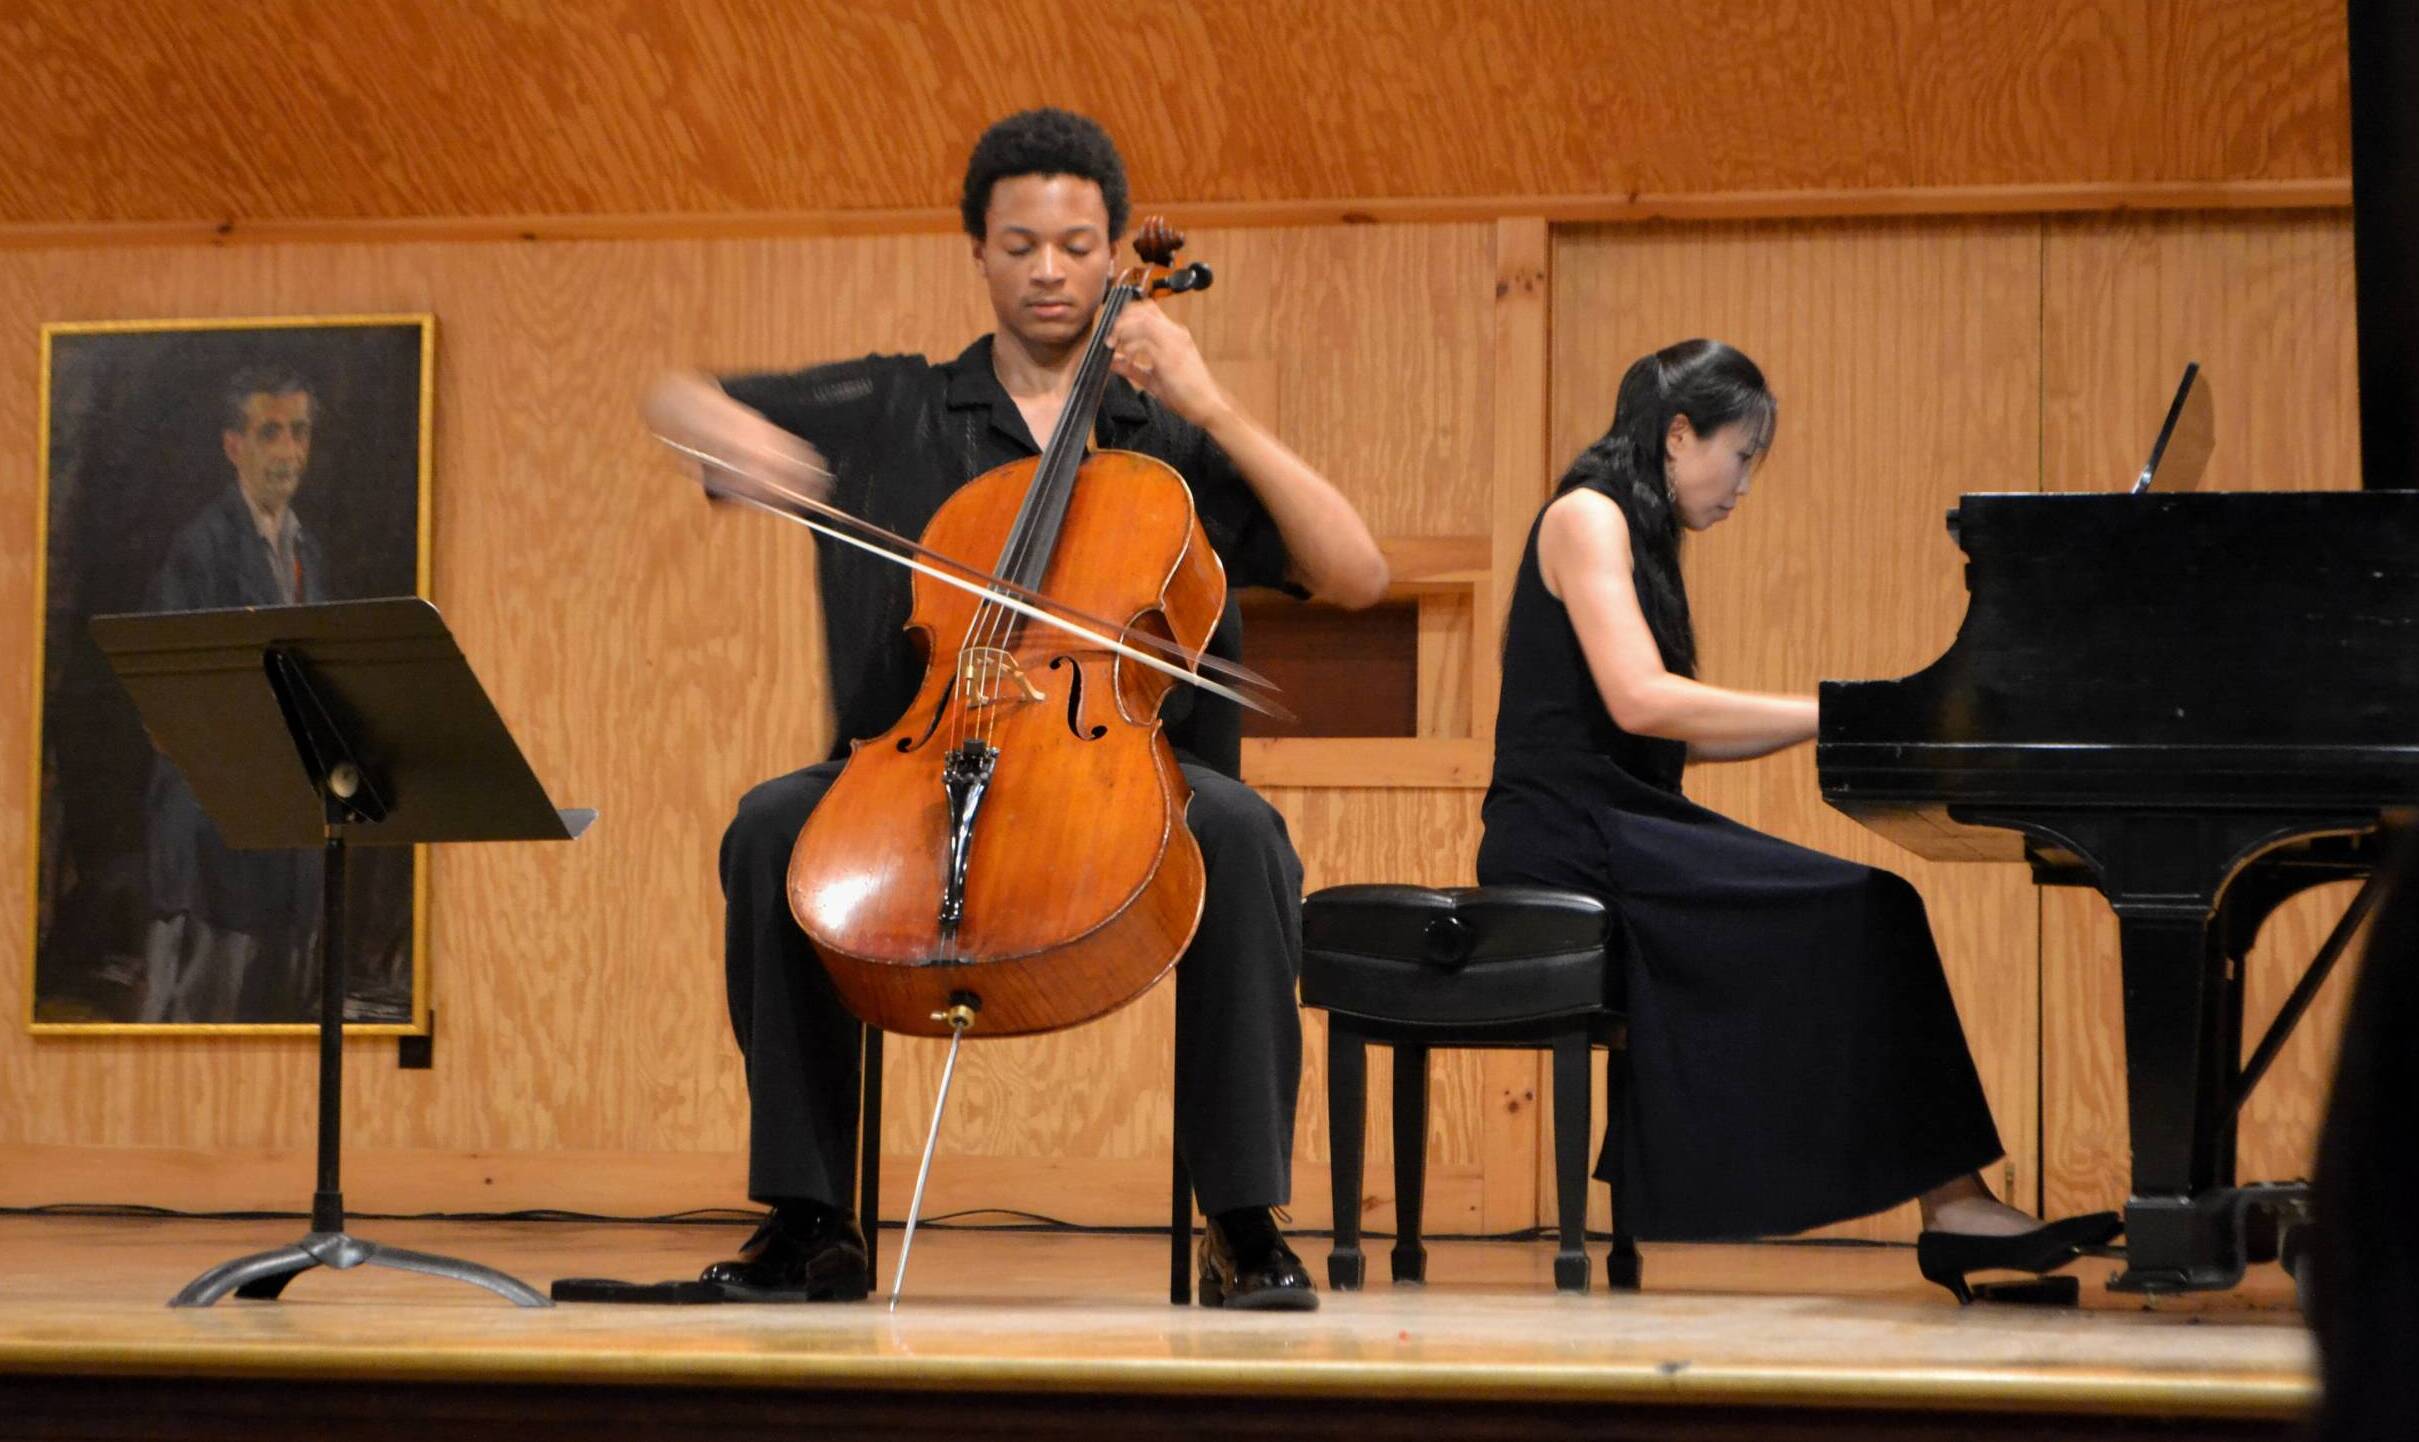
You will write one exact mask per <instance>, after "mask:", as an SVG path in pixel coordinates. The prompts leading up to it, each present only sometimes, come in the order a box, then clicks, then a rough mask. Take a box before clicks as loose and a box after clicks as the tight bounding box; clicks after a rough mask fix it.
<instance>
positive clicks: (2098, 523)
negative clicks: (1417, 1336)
mask: <svg viewBox="0 0 2419 1442" xmlns="http://www.w3.org/2000/svg"><path fill="white" fill-rule="evenodd" d="M2347 18H2348V21H2349V27H2348V34H2349V40H2350V57H2351V67H2350V69H2351V102H2352V106H2351V109H2352V126H2351V132H2352V238H2353V253H2354V292H2355V305H2356V307H2357V318H2358V324H2359V380H2360V426H2361V471H2362V475H2361V477H2360V484H2361V485H2362V487H2363V489H2361V490H2357V491H2326V492H2291V493H2274V492H2236V493H2231V494H2189V493H2182V492H2177V493H2167V492H2162V491H2160V490H2158V489H2155V488H2150V489H2145V488H2144V486H2143V485H2141V484H2137V487H2136V489H2135V491H2134V492H2133V493H2130V494H2127V493H2115V492H2111V491H2101V492H2099V493H2084V494H2063V495H2051V494H2022V495H1972V496H1966V497H1964V498H1962V500H1961V501H1960V502H1959V504H1958V506H1957V509H1956V510H1955V511H1953V512H1952V513H1951V514H1950V517H1949V529H1950V531H1951V533H1952V534H1953V535H1954V536H1955V537H1956V538H1957V542H1958V545H1959V546H1960V547H1962V548H1963V549H1964V551H1965V554H1966V557H1967V565H1966V577H1965V579H1966V590H1967V592H1968V593H1969V595H1970V600H1969V603H1968V606H1967V609H1966V615H1965V620H1964V623H1963V625H1962V626H1961V627H1960V629H1959V631H1958V633H1957V637H1956V639H1955V640H1954V641H1953V642H1952V643H1951V644H1950V646H1949V648H1948V650H1947V652H1946V653H1945V654H1943V655H1942V656H1941V657H1940V659H1939V660H1937V661H1935V662H1933V663H1932V664H1931V665H1930V666H1927V667H1925V668H1924V669H1923V670H1921V671H1919V672H1917V673H1916V674H1914V675H1912V676H1909V677H1906V678H1904V679H1903V680H1897V681H1864V682H1848V683H1842V682H1826V683H1825V684H1824V685H1823V687H1822V696H1821V704H1822V722H1821V729H1820V732H1819V735H1818V737H1817V745H1816V766H1817V769H1818V770H1819V771H1820V773H1821V777H1822V787H1823V795H1824V797H1825V798H1826V799H1827V800H1829V801H1830V802H1831V804H1832V805H1834V806H1837V807H1838V808H1840V809H1841V810H1843V811H1845V812H1847V813H1848V814H1849V815H1851V816H1854V817H1856V818H1857V819H1858V820H1860V821H1862V822H1864V823H1865V824H1866V825H1868V826H1871V827H1873V828H1874V829H1876V830H1878V831H1880V832H1882V833H1883V834H1885V835H1887V836H1890V837H1893V838H1895V839H1896V840H1898V841H1900V842H1902V843H1904V844H1905V845H1906V846H1907V847H1908V848H1909V849H1911V850H1913V851H1916V852H1918V853H1921V854H1922V855H1925V856H1931V857H1938V858H1942V859H1946V860H1956V861H1990V860H2006V861H2013V862H2021V863H2024V864H2026V865H2029V866H2030V867H2031V868H2032V870H2033V875H2034V877H2035V879H2036V880H2038V881H2041V882H2043V883H2045V884H2050V885H2088V886H2093V887H2097V888H2098V889H2099V890H2100V892H2101V893H2102V894H2103V895H2105V896H2106V897H2107V898H2108V902H2109V905H2110V906H2111V907H2112V908H2114V910H2115V911H2116V914H2117V929H2118V937H2119V944H2120V947H2121V950H2122V965H2123V978H2124V980H2123V984H2124V998H2125V1001H2124V1028H2125V1087H2126V1103H2127V1106H2126V1113H2127V1120H2128V1124H2129V1127H2130V1130H2131V1133H2132V1141H2133V1177H2132V1195H2131V1197H2130V1199H2129V1200H2128V1201H2127V1202H2126V1206H2125V1230H2126V1246H2125V1253H2126V1258H2125V1259H2126V1266H2125V1269H2124V1270H2123V1271H2122V1272H2121V1273H2120V1274H2119V1275H2118V1276H2117V1277H2116V1279H2115V1280H2114V1281H2112V1282H2111V1283H2110V1285H2111V1286H2113V1287H2117V1288H2120V1289H2124V1290H2131V1291H2143V1292H2163V1291H2184V1290H2197V1289H2206V1288H2218V1287H2227V1286H2231V1285H2233V1284H2234V1282H2235V1281H2236V1280H2238V1279H2239V1278H2240V1277H2241V1276H2242V1272H2243V1268H2244V1266H2245V1264H2246V1263H2247V1262H2251V1261H2260V1260H2266V1259H2267V1258H2269V1257H2271V1256H2275V1255H2277V1254H2278V1253H2279V1252H2282V1253H2283V1254H2284V1256H2285V1259H2286V1261H2287V1262H2288V1265H2290V1264H2291V1263H2292V1261H2293V1260H2294V1258H2293V1252H2294V1250H2295V1249H2294V1246H2293V1241H2294V1234H2295V1232H2296V1231H2297V1230H2298V1229H2300V1228H2301V1227H2302V1226H2303V1225H2304V1224H2306V1223H2307V1222H2308V1220H2309V1216H2310V1214H2309V1198H2308V1189H2307V1188H2306V1187H2303V1186H2300V1185H2295V1184H2272V1185H2265V1186H2244V1185H2240V1184H2239V1183H2238V1180H2237V1178H2236V1176H2235V1165H2234V1162H2235V1157H2234V1142H2235V1122H2236V1118H2237V1116H2238V1115H2239V1114H2240V1112H2241V1110H2242V1104H2243V1100H2244V1098H2245V1097H2247V1096H2248V1095H2249V1094H2250V1092H2251V1089H2252V1088H2253V1087H2255V1086H2256V1085H2258V1083H2259V1079H2260V1077H2261V1076H2262V1075H2263V1074H2265V1072H2266V1071H2267V1068H2268V1065H2269V1063H2270V1062H2271V1061H2273V1060H2274V1059H2275V1057H2276V1054H2277V1051H2278V1049H2279V1048H2281V1047H2282V1046H2283V1044H2284V1041H2285V1038H2286V1037H2287V1036H2288V1035H2289V1034H2290V1033H2291V1031H2292V1029H2293V1027H2294V1026H2295V1024H2296V1023H2297V1022H2298V1021H2299V1020H2300V1018H2301V1016H2302V1013H2303V1012H2304V1011H2305V1010H2306V1009H2307V1007H2308V1006H2309V1003H2310V1000H2311V998H2312V997H2313V996H2314V995H2315V994H2316V992H2317V990H2318V987H2319V985H2320V983H2322V982H2323V981H2324V980H2325V978H2326V975H2327V971H2328V969H2329V968H2330V967H2331V966H2332V965H2333V964H2334V962H2335V959H2336V958H2337V957H2339V956H2340V955H2341V954H2342V953H2343V950H2344V947H2345V945H2346V943H2347V942H2348V941H2349V940H2350V938H2351V937H2352V936H2353V935H2354V934H2355V933H2356V932H2357V930H2358V928H2359V925H2360V923H2361V921H2362V920H2363V919H2364V918H2365V917H2366V915H2367V914H2368V913H2369V911H2370V910H2371V909H2372V908H2373V907H2374V905H2375V904H2376V901H2377V899H2378V883H2377V881H2376V877H2377V876H2378V875H2379V874H2380V873H2379V872H2378V862H2379V860H2380V859H2381V858H2380V852H2381V851H2382V850H2383V849H2384V848H2385V845H2386V842H2385V840H2384V839H2383V838H2385V837H2386V836H2387V835H2388V834H2389V833H2394V834H2399V835H2400V836H2401V837H2402V841H2403V843H2404V844H2419V825H2412V824H2410V823H2411V822H2412V821H2413V819H2414V810H2413V809H2414V808H2419V490H2413V489H2411V487H2413V486H2419V246H2414V245H2412V244H2411V243H2410V237H2411V235H2412V233H2413V232H2414V230H2419V186H2414V185H2412V184H2411V183H2410V177H2411V176H2412V175H2413V174H2414V173H2419V106H2414V105H2411V104H2410V103H2409V102H2408V97H2409V95H2410V94H2411V93H2412V87H2413V86H2414V85H2419V23H2415V22H2414V20H2413V18H2412V16H2411V14H2410V12H2409V10H2408V8H2407V7H2406V6H2405V5H2404V4H2402V3H2401V0H2350V3H2349V5H2348V6H2347ZM2186 386H2187V390H2189V389H2190V376H2189V374H2188V375H2187V382H2186ZM2178 399H2179V404H2178V405H2177V406H2176V407H2174V408H2171V409H2170V411H2169V413H2168V426H2167V428H2166V430H2164V431H2162V433H2161V441H2160V445H2159V446H2158V447H2155V448H2154V449H2153V452H2152V465H2151V466H2150V467H2146V468H2145V481H2146V480H2147V479H2148V472H2149V471H2151V470H2153V469H2156V468H2157V466H2158V464H2159V457H2160V453H2161V451H2163V450H2164V449H2165V447H2166V444H2167V440H2168V437H2169V435H2170V434H2171V433H2174V432H2175V430H2176V425H2177V421H2178V419H2179V415H2181V414H2182V413H2183V412H2184V406H2183V404H2182V396H2181V395H2179V398H2178ZM2111 479H2113V478H2111ZM2066 480H2067V483H2069V484H2073V483H2075V482H2076V481H2079V480H2081V478H2066ZM2340 878H2366V879H2367V880H2366V882H2365V884H2364V885H2363V886H2362V888H2361V890H2360V892H2359V894H2358V896H2357V897H2356V898H2355V899H2354V900H2353V902H2352V904H2351V906H2350V908H2349V909H2348V910H2347V911H2346V913H2345V915H2344V917H2343V919H2342V921H2341V922H2340V923H2339V924H2338V925H2337V926H2336V927H2335V929H2334V932H2333V934H2332V935H2330V936H2329V937H2328V938H2327V941H2326V943H2325V944H2324V946H2322V947H2321V948H2320V950H2319V953H2318V955H2317V957H2316V958H2315V959H2314V960H2313V961H2312V962H2311V964H2310V966H2309V967H2308V969H2307V970H2306V971H2305V972H2304V974H2303V976H2302V978H2301V981H2300V983H2299V984H2298V985H2296V986H2295V987H2294V989H2293V991H2292V993H2291V994H2290V995H2289V996H2288V997H2287V999H2286V1001H2285V1003H2284V1005H2283V1006H2282V1007H2281V1008H2280V1009H2279V1011H2278V1014H2277V1016H2276V1018H2275V1020H2274V1021H2273V1022H2272V1023H2271V1024H2270V1026H2269V1028H2268V1030H2267V1032H2266V1034H2265V1035H2264V1036H2263V1037H2262V1038H2261V1040H2260V1042H2259V1044H2258V1045H2256V1046H2255V1047H2253V1048H2252V1049H2251V1051H2250V1053H2249V1055H2248V1056H2245V1054H2244V1052H2243V1046H2242V1042H2243V1022H2244V1018H2243V982H2244V977H2243V972H2244V959H2245V957H2246V956H2247V955H2248V953H2249V951H2250V947H2251V941H2252V938H2253V936H2254V935H2255V934H2256V933H2257V932H2258V930H2259V925H2260V923H2261V921H2263V920H2264V919H2265V918H2266V917H2267V916H2268V915H2269V914H2270V913H2271V912H2273V911H2274V910H2275V909H2276V907H2277V905H2278V904H2279V903H2281V902H2282V901H2284V900H2285V899H2286V898H2287V897H2290V896H2292V895H2293V894H2294V893H2296V892H2299V891H2302V890H2304V889H2306V888H2308V887H2311V886H2314V885H2317V884H2318V883H2320V882H2324V881H2331V880H2336V879H2340ZM2044 1041H2045V1043H2046V1044H2047V1045H2051V1046H2055V1045H2056V1044H2057V1038H2055V1037H2050V1038H2045V1039H2044ZM2298 1276H2299V1273H2298V1272H2296V1277H2297V1278H2298Z"/></svg>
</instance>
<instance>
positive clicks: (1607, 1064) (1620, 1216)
mask: <svg viewBox="0 0 2419 1442" xmlns="http://www.w3.org/2000/svg"><path fill="white" fill-rule="evenodd" d="M1628 1100H1629V1052H1628V1051H1626V1050H1625V1049H1623V1048H1621V1047H1617V1046H1616V1047H1614V1048H1613V1049H1612V1050H1611V1051H1609V1052H1607V1053H1606V1054H1605V1058H1604V1114H1605V1118H1606V1121H1607V1122H1608V1126H1607V1127H1606V1129H1605V1142H1604V1144H1605V1145H1606V1146H1607V1147H1615V1146H1618V1145H1620V1142H1621V1139H1620V1137H1619V1136H1618V1135H1617V1134H1616V1129H1617V1128H1619V1127H1620V1125H1621V1119H1622V1118H1623V1117H1624V1116H1626V1115H1627V1114H1628V1113H1627V1112H1626V1111H1625V1110H1624V1109H1625V1108H1626V1107H1627V1105H1628ZM1613 1174H1614V1175H1615V1176H1619V1175H1620V1172H1619V1171H1618V1169H1616V1170H1615V1172H1614V1173H1613ZM1612 1193H1613V1248H1612V1250H1611V1251H1609V1252H1607V1253H1605V1254H1604V1284H1605V1285H1606V1286H1608V1287H1610V1288H1612V1289H1613V1290H1614V1291H1616V1292H1635V1291H1637V1290H1638V1287H1639V1284H1640V1283H1641V1282H1642V1281H1643V1280H1644V1272H1645V1267H1644V1264H1642V1263H1641V1262H1640V1261H1639V1260H1638V1240H1637V1238H1635V1237H1633V1236H1631V1235H1630V1231H1629V1214H1628V1213H1627V1212H1625V1211H1623V1210H1622V1209H1621V1188H1620V1186H1619V1185H1618V1184H1615V1185H1614V1186H1613V1188H1612Z"/></svg>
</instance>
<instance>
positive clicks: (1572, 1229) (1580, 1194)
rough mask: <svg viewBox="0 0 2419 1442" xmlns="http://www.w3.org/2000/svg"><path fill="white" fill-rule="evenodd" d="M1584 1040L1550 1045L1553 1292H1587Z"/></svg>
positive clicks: (1578, 1035) (1577, 1036)
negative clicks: (1556, 1246) (1555, 1244)
mask: <svg viewBox="0 0 2419 1442" xmlns="http://www.w3.org/2000/svg"><path fill="white" fill-rule="evenodd" d="M1588 1057H1589V1052H1588V1044H1587V1033H1586V1032H1585V1031H1574V1032H1572V1033H1571V1034H1570V1035H1568V1036H1565V1037H1562V1038H1560V1039H1559V1040H1557V1041H1556V1042H1555V1043H1554V1202H1555V1206H1556V1208H1557V1211H1558V1214H1559V1215H1558V1220H1559V1222H1560V1224H1561V1229H1562V1246H1561V1249H1560V1250H1558V1251H1556V1252H1555V1253H1554V1290H1555V1291H1558V1292H1585V1291H1586V1290H1587V1143H1588V1122H1589V1120H1590V1118H1589V1116H1588Z"/></svg>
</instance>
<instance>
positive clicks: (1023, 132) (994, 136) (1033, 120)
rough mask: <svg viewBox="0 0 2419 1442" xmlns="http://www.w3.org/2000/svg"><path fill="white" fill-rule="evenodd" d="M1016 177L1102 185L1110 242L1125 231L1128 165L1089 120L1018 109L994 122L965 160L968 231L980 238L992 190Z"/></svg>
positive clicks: (963, 213) (962, 210) (961, 210)
mask: <svg viewBox="0 0 2419 1442" xmlns="http://www.w3.org/2000/svg"><path fill="white" fill-rule="evenodd" d="M1019 175H1072V176H1076V177H1077V178H1079V179H1083V180H1089V181H1091V182H1092V183H1093V184H1095V185H1097V186H1099V187H1100V198H1101V199H1102V200H1103V201H1104V202H1106V203H1107V205H1108V207H1109V239H1111V240H1115V239H1117V238H1118V237H1119V236H1121V235H1123V234H1125V229H1126V167H1125V162H1124V161H1123V160H1120V159H1119V158H1118V156H1117V143H1116V142H1115V141H1113V140H1111V139H1109V132H1107V131H1106V130H1103V129H1101V128H1100V123H1099V122H1098V121H1096V120H1093V119H1091V118H1089V117H1088V116H1082V115H1077V114H1075V113H1073V112H1072V111H1066V110H1049V109H1043V110H1020V111H1018V112H1017V113H1016V114H1014V115H1011V116H1009V117H1008V118H1007V119H1005V120H1001V121H997V122H994V123H993V125H992V126H991V128H990V129H988V130H986V131H984V132H983V138H982V139H980V140H977V141H976V142H974V154H972V155H970V156H968V157H967V158H966V188H965V191H964V192H963V193H962V195H961V196H960V198H959V200H958V214H959V216H960V217H961V218H962V219H963V220H964V221H965V223H966V233H967V234H968V235H971V236H973V237H974V238H975V239H976V240H981V239H983V238H984V236H983V229H984V226H983V215H984V212H986V211H988V210H989V209H990V208H991V187H992V186H994V185H996V184H998V183H999V182H1000V181H1003V180H1009V179H1013V178H1014V177H1016V176H1019Z"/></svg>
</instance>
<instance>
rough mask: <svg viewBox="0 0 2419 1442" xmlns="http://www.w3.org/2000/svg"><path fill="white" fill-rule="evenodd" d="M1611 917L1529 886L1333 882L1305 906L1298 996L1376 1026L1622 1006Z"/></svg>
mask: <svg viewBox="0 0 2419 1442" xmlns="http://www.w3.org/2000/svg"><path fill="white" fill-rule="evenodd" d="M1611 935H1612V926H1611V916H1610V913H1609V912H1607V910H1606V909H1605V906H1604V903H1603V902H1601V901H1599V900H1598V899H1596V898H1595V897H1592V896H1586V895H1582V894H1580V893H1578V892H1571V891H1554V890H1550V889H1548V888H1545V887H1533V886H1452V887H1428V886H1331V887H1328V888H1327V889H1326V890H1324V891H1318V892H1314V893H1312V894H1311V896H1310V897H1309V898H1308V899H1307V900H1305V901H1304V902H1303V904H1302V946H1303V955H1302V1003H1303V1005H1305V1006H1315V1007H1319V1008H1322V1009H1324V1010H1327V1011H1332V1012H1341V1013H1343V1014H1344V1015H1346V1016H1357V1017H1364V1018H1367V1019H1369V1020H1372V1021H1395V1022H1423V1023H1426V1022H1434V1023H1444V1024H1455V1023H1460V1024H1480V1025H1484V1024H1488V1023H1494V1022H1517V1021H1533V1020H1539V1019H1543V1018H1547V1017H1558V1016H1575V1015H1583V1014H1586V1013H1589V1012H1596V1011H1602V1010H1604V1009H1606V1008H1607V1007H1608V1006H1614V1005H1616V1004H1617V1001H1618V997H1617V994H1616V992H1615V990H1614V988H1615V987H1616V986H1617V985H1618V983H1617V981H1616V979H1615V974H1614V970H1613V968H1612V967H1611V965H1610V964H1609V961H1608V957H1607V947H1608V943H1609V941H1610V938H1611Z"/></svg>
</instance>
